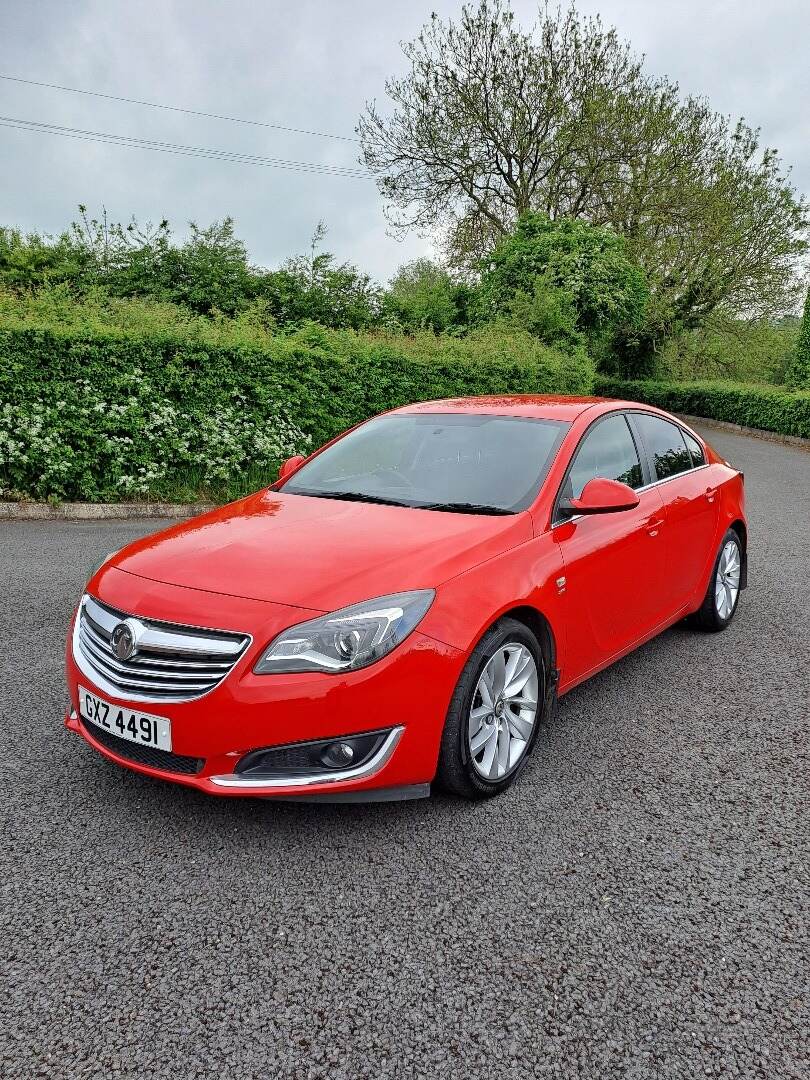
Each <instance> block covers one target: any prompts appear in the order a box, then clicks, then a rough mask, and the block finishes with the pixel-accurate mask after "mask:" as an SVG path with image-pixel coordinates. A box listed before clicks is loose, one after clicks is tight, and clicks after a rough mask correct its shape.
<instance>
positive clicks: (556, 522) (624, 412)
mask: <svg viewBox="0 0 810 1080" xmlns="http://www.w3.org/2000/svg"><path fill="white" fill-rule="evenodd" d="M634 413H635V414H638V413H640V414H641V415H642V416H654V417H657V418H658V419H659V420H664V421H665V422H666V423H667V424H672V426H673V427H676V428H678V429H679V430H680V431H681V432H684V431H687V432H688V433H689V434H690V435H691V436H692V438H693V439H697V441H698V443H699V444H700V445H701V446H702V447H703V456H704V457H707V456H708V455H707V454H706V442H705V441H704V440H703V439H701V437H700V436H699V435H698V433H697V432H696V431H692V429H691V428H688V427H686V425H685V424H681V423H679V422H678V421H677V420H674V419H673V420H670V419H669V417H668V416H659V415H658V413H654V412H648V411H647V410H646V409H611V410H610V412H606V413H602V415H601V416H597V418H596V419H595V420H594V421H592V423H590V424H589V425H588V427H587V428H585V430H584V431H583V433H582V435H581V436H580V440H579V442H578V443H577V445H576V447H575V448H574V452H573V453H572V454H571V460H570V461H569V462H568V465H567V466H566V469H565V475H564V476H563V478H562V480H561V481H560V486H559V488H558V489H557V494H556V495H555V496H554V509H555V510H556V509H557V504H558V503H559V499H560V492H561V491H562V487H563V484H564V483H565V481H566V479H567V477H568V472H569V470H570V468H571V465H572V464H573V462H574V458H575V457H576V455H577V453H578V451H579V448H580V447H581V446H582V444H583V442H584V441H585V438H586V436H587V435H588V434H589V432H591V431H592V430H593V428H594V427H596V425H597V424H598V423H599V421H600V420H603V419H604V418H605V417H607V416H616V415H617V414H618V415H620V416H624V417H625V418H627V417H628V416H632V415H633V414H634ZM628 427H629V428H630V434H631V435H632V436H633V441H634V442H635V432H634V431H633V427H632V424H631V423H630V422H629V421H628ZM684 445H685V446H686V449H687V452H688V453H689V457H690V460H691V457H692V454H691V451H690V450H689V446H688V445H687V443H686V440H684ZM643 449H644V456H645V458H646V457H647V447H646V446H644V447H643ZM636 451H638V444H636ZM640 459H641V455H640V454H639V460H640ZM711 464H712V462H711V461H705V462H704V463H703V464H702V465H693V466H692V467H691V468H690V469H684V471H683V472H679V473H674V474H673V475H672V476H664V477H663V478H662V479H661V480H651V481H650V482H649V484H643V485H642V486H641V487H638V488H633V490H634V491H635V492H638V493H639V494H640V493H641V492H642V491H649V490H650V488H654V487H658V486H659V485H660V484H668V483H669V482H670V480H678V479H680V478H681V477H682V476H690V475H691V474H692V473H696V472H700V471H701V469H708V468H709V467H710V466H711ZM643 467H644V465H643V463H642V468H643ZM649 468H650V465H649V462H647V469H648V471H649ZM588 516H589V515H587V514H574V515H573V516H571V517H564V518H555V517H552V521H551V524H550V525H549V528H550V529H556V528H558V527H559V526H560V525H568V524H569V523H570V522H572V521H580V520H581V519H582V518H584V517H588Z"/></svg>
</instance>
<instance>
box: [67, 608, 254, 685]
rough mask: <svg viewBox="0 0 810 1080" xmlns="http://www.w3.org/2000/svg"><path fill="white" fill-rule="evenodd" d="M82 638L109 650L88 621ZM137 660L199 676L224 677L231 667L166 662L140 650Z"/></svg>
mask: <svg viewBox="0 0 810 1080" xmlns="http://www.w3.org/2000/svg"><path fill="white" fill-rule="evenodd" d="M81 632H82V636H84V637H87V638H88V639H89V641H90V643H91V644H92V645H95V646H96V647H97V648H100V649H101V650H102V651H106V650H108V649H109V640H108V639H106V638H103V637H101V636H100V635H99V634H98V633H97V631H96V630H94V629H93V626H92V623H91V620H90V619H84V620H83V621H82V626H81ZM138 659H139V661H140V662H141V663H143V664H144V665H149V666H150V667H152V666H154V667H156V668H169V669H171V668H182V669H183V670H187V669H188V670H192V669H193V670H195V671H197V670H199V672H200V674H209V673H210V674H212V675H213V674H216V675H226V674H227V673H228V671H229V670H230V669H231V668H232V667H233V663H232V662H231V661H230V660H167V659H166V658H165V657H163V656H153V655H152V654H151V653H150V652H146V651H144V650H141V651H140V652H139V653H138Z"/></svg>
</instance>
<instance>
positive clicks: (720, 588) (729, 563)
mask: <svg viewBox="0 0 810 1080" xmlns="http://www.w3.org/2000/svg"><path fill="white" fill-rule="evenodd" d="M741 572H742V549H741V547H740V538H739V536H738V535H737V533H736V532H735V531H734V530H733V529H729V530H728V532H727V533H726V535H725V536H724V537H723V539H722V541H721V543H720V550H719V551H718V553H717V558H716V559H715V561H714V567H713V568H712V576H711V578H710V579H709V587H708V589H707V590H706V595H705V597H704V598H703V603H702V604H701V605H700V607H699V608H698V610H697V611H696V612H695V614H694V615H693V616H692V620H691V621H692V623H693V625H694V626H697V627H698V628H699V629H701V630H708V631H710V632H717V631H718V630H725V628H726V627H727V626H728V624H729V623H730V622H731V620H732V619H733V618H734V612H735V611H736V610H737V603H738V601H739V599H740V575H741Z"/></svg>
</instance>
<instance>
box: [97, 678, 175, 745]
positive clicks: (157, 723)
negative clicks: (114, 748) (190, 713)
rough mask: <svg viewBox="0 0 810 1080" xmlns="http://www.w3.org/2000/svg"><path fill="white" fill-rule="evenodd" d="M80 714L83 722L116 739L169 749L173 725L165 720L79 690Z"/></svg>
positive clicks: (162, 717) (163, 717)
mask: <svg viewBox="0 0 810 1080" xmlns="http://www.w3.org/2000/svg"><path fill="white" fill-rule="evenodd" d="M79 703H80V711H81V714H82V716H83V718H84V719H85V720H87V721H88V723H90V724H95V726H96V727H99V728H102V729H103V730H104V731H109V732H110V734H111V735H117V736H118V738H119V739H126V740H127V741H128V742H133V743H138V744H139V745H140V746H154V747H156V748H157V749H158V750H171V748H172V722H171V720H167V719H166V717H165V716H152V715H151V714H150V713H142V712H133V711H132V709H126V708H124V707H123V706H121V705H113V704H111V703H110V702H109V701H105V700H104V698H100V697H98V696H97V695H96V694H91V693H90V691H89V690H85V688H84V687H83V686H80V687H79Z"/></svg>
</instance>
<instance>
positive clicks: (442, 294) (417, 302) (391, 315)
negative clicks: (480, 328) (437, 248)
mask: <svg viewBox="0 0 810 1080" xmlns="http://www.w3.org/2000/svg"><path fill="white" fill-rule="evenodd" d="M469 298H470V289H469V288H468V287H467V286H466V285H464V284H462V283H459V282H457V281H455V280H454V279H453V277H452V276H451V275H450V274H449V273H448V271H447V270H446V269H444V268H443V267H441V266H439V265H438V264H437V263H435V262H433V261H432V260H431V259H414V261H413V262H409V263H405V264H404V265H403V266H401V267H400V268H399V270H398V271H397V273H396V274H395V276H394V278H393V279H392V281H391V283H390V285H389V286H388V291H387V292H386V294H385V297H384V300H383V309H384V315H385V318H386V320H387V322H388V323H389V324H390V323H394V324H396V325H399V326H401V327H402V328H403V329H404V330H407V331H409V332H414V331H416V330H433V331H434V332H435V333H437V334H438V333H442V332H444V331H448V330H451V329H458V328H461V327H463V326H464V325H465V324H466V322H467V306H468V302H469Z"/></svg>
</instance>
